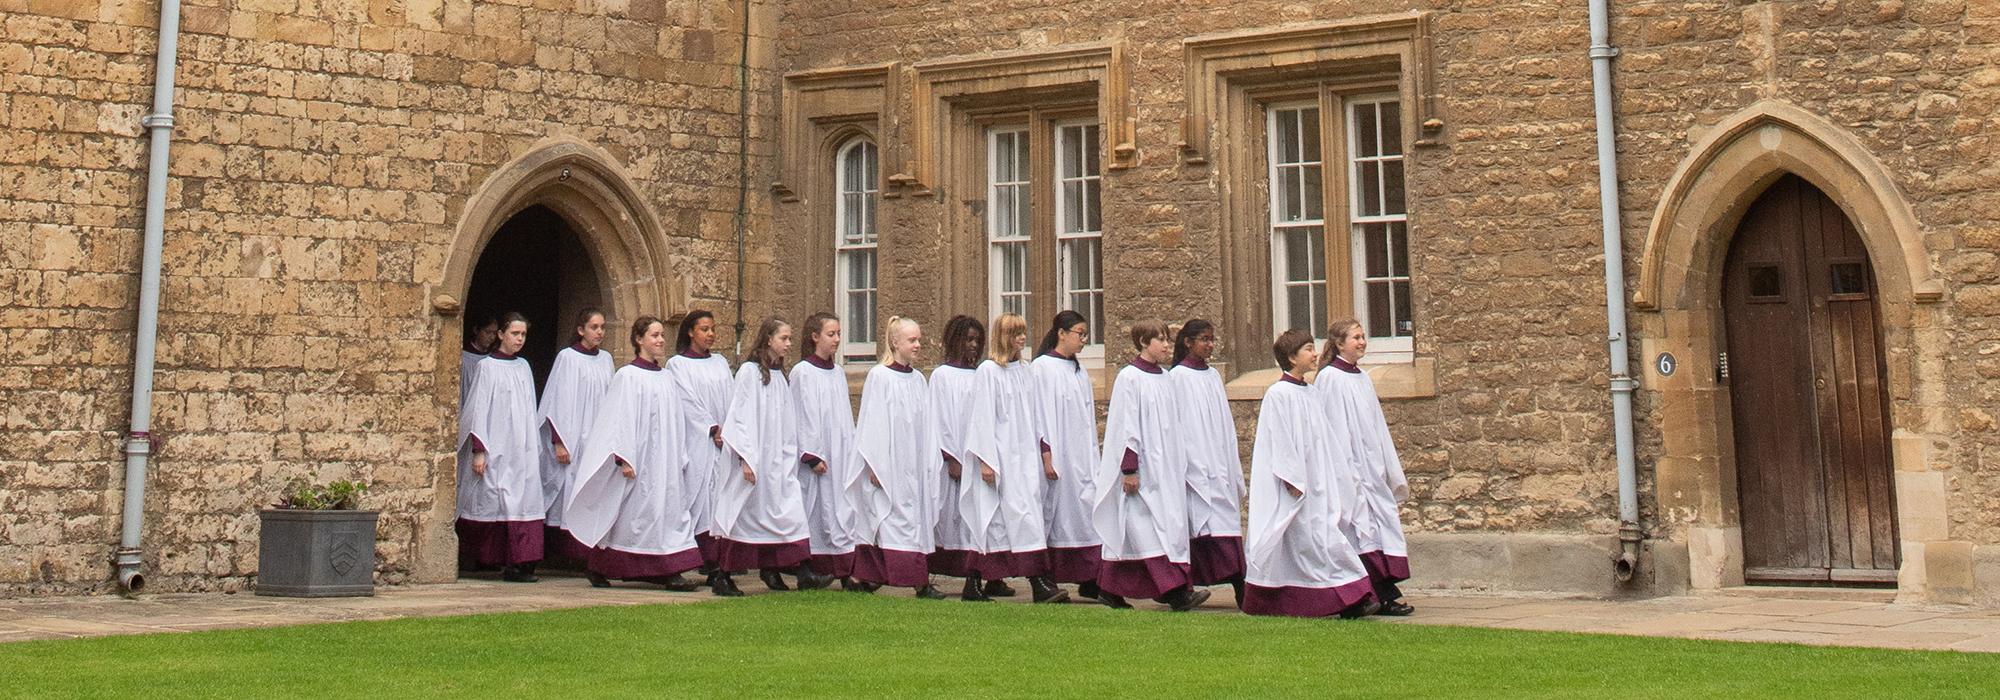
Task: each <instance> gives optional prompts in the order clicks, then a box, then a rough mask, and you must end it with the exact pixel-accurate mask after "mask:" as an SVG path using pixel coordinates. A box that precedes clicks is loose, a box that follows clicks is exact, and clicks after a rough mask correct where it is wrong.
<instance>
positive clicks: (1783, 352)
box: [1722, 175, 1898, 583]
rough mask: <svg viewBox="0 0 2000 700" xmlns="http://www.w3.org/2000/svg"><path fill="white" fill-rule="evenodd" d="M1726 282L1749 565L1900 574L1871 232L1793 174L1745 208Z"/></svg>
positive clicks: (1808, 577) (1877, 576) (1805, 575)
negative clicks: (1866, 245) (1867, 238)
mask: <svg viewBox="0 0 2000 700" xmlns="http://www.w3.org/2000/svg"><path fill="white" fill-rule="evenodd" d="M1722 284H1723V286H1722V299H1723V313H1724V316H1725V318H1726V321H1725V323H1726V326H1727V331H1728V334H1729V338H1728V353H1729V354H1728V358H1727V359H1728V365H1727V366H1728V384H1729V392H1730V398H1731V402H1732V404H1731V409H1732V411H1731V412H1732V414H1733V421H1734V427H1735V439H1736V478H1737V486H1738V491H1737V497H1738V501H1739V503H1740V505H1741V512H1742V521H1743V564H1744V578H1746V579H1748V580H1750V581H1752V582H1766V583H1785V582H1789V583H1827V582H1832V583H1894V582H1895V580H1896V566H1897V563H1898V552H1897V548H1896V514H1895V505H1894V504H1895V499H1894V496H1893V494H1892V493H1891V490H1890V489H1891V466H1890V461H1889V416H1888V407H1889V406H1888V392H1887V385H1886V384H1887V383H1886V381H1885V379H1884V371H1883V360H1882V342H1881V337H1882V334H1881V330H1880V326H1879V324H1878V323H1877V316H1876V308H1875V280H1874V276H1873V272H1872V269H1871V267H1870V266H1869V264H1868V253H1867V251H1866V250H1865V249H1863V247H1862V245H1861V237H1860V236H1859V234H1857V233H1856V232H1855V230H1854V226H1853V225H1852V224H1851V223H1849V222H1848V220H1847V217H1846V216H1845V215H1844V214H1842V213H1841V211H1840V207H1839V206H1838V205H1835V204H1834V203H1833V200H1830V199H1828V198H1827V196H1826V195H1825V194H1824V193H1822V192H1820V191H1819V189H1817V188H1815V187H1813V186H1812V184H1810V183H1808V182H1806V181H1805V180H1802V179H1800V178H1798V177H1796V176H1790V175H1788V176H1786V177H1785V178H1783V179H1781V180H1779V181H1778V182H1777V183H1776V184H1774V185H1772V186H1771V188H1770V189H1769V190H1766V191H1765V192H1764V194H1763V195H1762V196H1760V197H1758V199H1757V201H1756V203H1754V204H1752V205H1751V206H1750V211H1749V212H1748V213H1747V214H1745V215H1744V217H1743V223H1742V224H1741V225H1739V226H1738V227H1737V230H1736V237H1735V240H1734V241H1733V242H1732V243H1731V244H1730V249H1729V258H1728V262H1727V263H1726V264H1725V265H1724V267H1723V283H1722Z"/></svg>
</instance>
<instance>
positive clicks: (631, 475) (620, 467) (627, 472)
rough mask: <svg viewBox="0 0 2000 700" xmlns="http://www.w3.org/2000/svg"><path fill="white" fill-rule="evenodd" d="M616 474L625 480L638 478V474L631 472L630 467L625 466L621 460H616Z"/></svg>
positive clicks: (628, 465)
mask: <svg viewBox="0 0 2000 700" xmlns="http://www.w3.org/2000/svg"><path fill="white" fill-rule="evenodd" d="M618 473H619V474H621V475H623V476H624V477H625V478H627V479H637V478H639V473H638V472H635V471H632V465H630V464H627V463H626V462H625V460H622V459H621V460H618Z"/></svg>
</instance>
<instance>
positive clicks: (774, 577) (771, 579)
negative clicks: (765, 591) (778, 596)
mask: <svg viewBox="0 0 2000 700" xmlns="http://www.w3.org/2000/svg"><path fill="white" fill-rule="evenodd" d="M757 578H759V579H762V580H763V581H764V587H765V588H769V589H771V590H774V591H789V590H792V587H791V586H787V585H785V577H784V576H782V575H780V574H779V573H778V570H777V569H764V570H762V571H759V572H757Z"/></svg>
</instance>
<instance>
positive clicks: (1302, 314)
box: [1285, 284, 1313, 329]
mask: <svg viewBox="0 0 2000 700" xmlns="http://www.w3.org/2000/svg"><path fill="white" fill-rule="evenodd" d="M1312 297H1313V288H1312V285H1305V284H1300V285H1292V286H1289V287H1286V288H1285V307H1286V310H1287V311H1288V313H1287V314H1286V319H1285V328H1287V329H1290V328H1312Z"/></svg>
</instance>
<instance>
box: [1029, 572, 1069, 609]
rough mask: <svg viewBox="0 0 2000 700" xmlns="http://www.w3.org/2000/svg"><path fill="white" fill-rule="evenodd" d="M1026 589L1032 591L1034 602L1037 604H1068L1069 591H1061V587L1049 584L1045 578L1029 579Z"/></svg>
mask: <svg viewBox="0 0 2000 700" xmlns="http://www.w3.org/2000/svg"><path fill="white" fill-rule="evenodd" d="M1028 588H1029V589H1031V590H1033V591H1034V593H1035V602H1037V603H1067V602H1069V591H1065V590H1063V589H1062V586H1058V585H1056V584H1054V583H1051V582H1050V581H1049V580H1048V579H1047V578H1044V577H1041V576H1035V577H1030V578H1029V579H1028Z"/></svg>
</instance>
